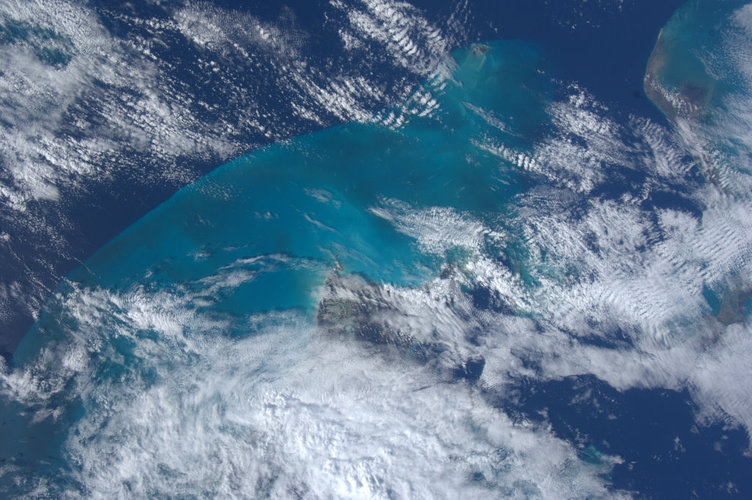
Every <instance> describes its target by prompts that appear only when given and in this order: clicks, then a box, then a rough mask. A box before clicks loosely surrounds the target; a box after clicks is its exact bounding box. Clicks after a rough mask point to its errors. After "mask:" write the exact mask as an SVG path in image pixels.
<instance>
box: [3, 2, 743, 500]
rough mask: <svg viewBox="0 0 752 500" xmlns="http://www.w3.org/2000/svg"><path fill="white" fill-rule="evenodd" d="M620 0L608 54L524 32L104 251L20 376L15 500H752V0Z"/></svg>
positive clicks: (6, 446) (437, 68) (54, 299)
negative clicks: (648, 8)
mask: <svg viewBox="0 0 752 500" xmlns="http://www.w3.org/2000/svg"><path fill="white" fill-rule="evenodd" d="M337 3H338V2H332V5H335V7H336V4H337ZM591 3H593V2H591ZM595 4H597V6H596V7H597V8H599V9H602V10H603V9H605V10H606V11H607V12H608V11H609V9H615V12H616V13H615V14H614V16H613V17H604V18H603V19H604V20H603V21H602V22H603V24H604V25H606V27H607V28H608V26H609V24H608V23H613V24H614V26H617V24H618V26H619V28H614V29H613V30H612V33H611V35H612V37H607V39H608V40H609V41H608V42H603V43H602V44H599V45H593V44H592V43H591V42H592V39H593V38H595V35H593V33H595V32H592V31H588V30H589V29H591V28H590V27H586V28H585V29H584V31H583V30H579V29H578V26H579V25H580V24H584V25H587V26H593V25H595V24H597V23H598V20H597V19H598V18H596V17H592V16H589V15H588V14H587V9H586V8H585V7H582V9H585V10H581V11H577V10H576V9H574V10H571V9H570V10H569V11H568V12H569V15H570V16H571V18H566V17H563V16H558V17H556V19H558V20H559V21H561V23H559V24H556V23H554V24H552V25H551V26H557V28H556V29H559V30H569V31H571V32H572V33H575V34H574V35H572V36H571V37H564V38H558V39H559V40H564V41H565V42H566V43H563V45H557V44H554V43H552V40H554V39H555V36H554V35H555V33H554V34H551V33H553V32H554V31H555V30H554V28H549V36H548V37H545V36H542V35H536V33H537V31H536V30H540V29H541V28H540V27H539V26H540V25H529V26H528V25H525V24H524V23H522V22H520V23H519V25H518V26H516V27H515V26H514V23H510V22H508V21H506V20H504V22H503V23H502V22H501V21H499V26H496V28H495V31H498V32H499V37H500V38H501V39H491V38H488V37H486V38H483V39H480V38H478V39H476V40H473V41H470V40H464V41H465V43H463V44H462V45H461V46H459V47H449V45H451V44H449V43H447V44H446V45H447V48H446V51H445V53H443V54H441V51H437V54H439V55H441V57H438V56H437V58H436V62H435V64H431V65H428V66H427V67H426V69H425V72H424V73H425V74H422V75H420V76H421V79H420V83H417V84H415V85H414V86H410V85H407V84H405V85H404V88H405V89H406V91H405V92H404V95H401V96H399V98H398V99H395V100H394V102H388V103H386V104H385V105H383V106H380V107H379V106H376V105H375V104H376V102H372V103H371V104H370V106H371V107H372V108H373V109H369V108H367V107H364V108H358V110H357V113H355V112H353V111H352V110H353V109H354V108H353V107H352V106H354V105H353V104H352V103H351V104H349V106H350V108H349V109H350V111H348V112H347V113H344V112H343V113H342V115H341V117H340V118H346V119H341V120H340V123H338V124H334V125H332V126H329V127H319V129H318V130H316V131H313V132H310V133H305V134H303V135H293V134H291V135H290V136H289V137H286V138H282V139H280V140H278V141H274V142H270V143H268V144H267V145H265V146H263V147H260V148H257V149H254V150H252V151H251V152H249V153H247V154H244V155H242V156H239V157H237V158H236V159H233V160H231V161H229V162H227V163H225V164H223V165H222V166H220V167H218V168H216V169H214V170H212V171H211V172H209V173H208V174H206V175H204V176H202V177H200V178H199V179H198V180H196V181H195V182H192V183H190V184H188V185H187V186H185V187H183V188H182V189H180V190H179V191H177V192H176V193H175V194H174V195H172V196H171V197H169V199H167V200H166V201H164V202H162V203H161V204H159V205H158V206H157V207H156V208H154V209H153V210H151V211H150V212H149V213H148V214H146V215H145V216H143V217H142V218H140V219H139V220H138V221H137V222H135V223H134V224H132V225H130V226H129V227H128V228H127V229H125V230H124V231H122V232H120V233H119V234H117V236H115V237H114V238H113V239H111V240H110V241H109V242H108V243H107V244H105V245H104V246H102V247H101V248H99V249H98V250H97V251H96V252H94V253H93V254H91V255H90V256H89V257H88V258H86V259H85V261H83V262H82V263H81V265H80V266H79V267H77V268H76V269H75V270H73V271H72V272H70V273H69V274H67V277H66V278H65V279H63V280H62V281H61V282H60V284H59V285H58V286H57V288H56V290H55V291H54V293H52V295H51V296H50V297H49V299H48V300H47V301H46V302H45V305H44V307H43V309H42V311H41V313H40V315H39V317H38V319H37V320H36V322H35V323H34V325H33V327H32V328H31V329H30V331H29V332H28V333H26V335H25V336H24V337H23V340H22V341H21V343H20V344H19V346H18V347H17V349H15V352H14V353H13V355H12V357H9V359H8V360H7V361H3V362H2V365H0V370H1V371H0V403H1V404H0V412H1V417H2V424H1V425H2V435H1V437H0V460H1V462H0V489H2V491H5V492H6V493H7V495H8V496H12V497H16V496H18V497H23V496H26V497H30V498H66V497H71V498H76V497H94V498H111V497H123V498H129V497H160V498H161V497H165V498H183V497H188V498H194V497H208V496H221V497H238V498H247V497H253V498H265V497H271V498H296V497H298V498H499V497H502V498H503V497H512V498H613V497H625V498H629V497H636V498H693V497H696V498H724V497H738V498H748V497H750V496H752V479H750V478H752V458H751V457H750V439H749V432H750V431H749V429H750V426H752V400H751V399H750V398H749V394H752V382H750V380H752V377H750V375H752V373H750V371H751V368H750V367H751V366H752V363H751V362H752V323H751V321H752V318H750V306H751V305H752V295H750V293H752V280H751V279H750V276H752V274H751V273H750V271H752V269H750V266H752V244H751V243H752V195H750V193H751V192H752V191H750V188H751V187H752V141H751V140H750V137H749V132H748V131H749V130H750V129H751V128H750V127H752V4H746V3H745V2H743V1H731V0H724V1H710V0H694V1H691V2H689V3H687V4H685V5H683V6H681V7H679V8H678V9H677V10H675V11H674V8H675V7H676V6H672V8H671V9H668V7H667V5H668V4H666V5H665V6H662V7H661V8H665V10H666V13H665V19H663V20H662V21H661V22H660V23H657V22H656V21H655V20H656V19H660V15H658V14H655V13H654V14H655V16H654V17H651V18H649V20H648V18H645V19H646V21H645V22H644V23H642V24H641V23H639V19H631V17H630V16H637V17H639V15H638V14H636V13H635V11H634V10H632V11H630V10H629V6H627V7H624V6H623V5H622V4H621V3H619V4H618V5H621V7H619V6H614V5H612V4H611V3H608V2H606V4H607V5H605V7H604V2H595ZM369 5H370V4H369ZM378 5H379V6H380V7H379V8H380V9H385V11H379V12H381V13H382V14H383V13H384V12H386V14H384V15H383V16H382V17H383V18H385V19H390V16H393V17H394V16H396V17H399V15H401V13H402V11H401V10H400V8H404V6H401V7H400V6H399V5H397V6H395V5H392V4H389V3H388V2H384V3H378ZM578 5H579V4H578ZM546 6H547V7H548V8H550V9H556V7H552V6H549V5H547V4H546ZM506 7H507V11H506V12H507V15H511V14H509V13H517V15H518V16H519V17H520V18H521V19H525V15H523V14H524V12H523V11H525V12H527V15H528V16H533V15H534V13H533V12H532V9H533V8H532V7H529V10H526V8H525V7H522V4H514V3H510V4H509V5H507V6H506ZM596 7H592V8H596ZM217 8H219V7H217ZM588 8H590V7H588ZM389 9H392V10H389ZM515 9H516V10H515ZM671 11H673V14H669V12H671ZM410 12H412V11H410ZM489 12H491V14H495V13H496V11H494V10H493V9H490V10H489ZM578 12H579V14H577V13H578ZM621 12H626V13H625V14H624V15H623V16H621V17H620V13H621ZM554 13H555V12H554V11H552V13H551V14H552V16H553V14H554ZM491 14H489V19H493V16H491ZM601 14H602V15H603V16H605V14H603V13H602V12H601ZM259 15H261V14H259ZM496 15H500V14H496ZM643 15H644V13H643ZM552 19H553V17H552ZM616 19H618V20H619V23H616ZM225 21H226V19H225ZM565 21H566V22H565ZM631 21H634V24H629V23H628V22H631ZM360 22H361V24H362V23H365V22H366V21H364V20H361V21H360ZM489 23H491V21H490V20H489ZM653 23H656V24H655V26H653V25H652V24H653ZM355 24H356V25H357V23H355ZM661 25H663V28H662V29H660V26H661ZM192 26H193V25H192ZM505 26H506V28H505ZM526 26H527V27H526ZM530 26H538V27H530ZM194 27H195V26H194ZM593 29H595V28H593ZM598 29H599V31H597V32H598V33H599V36H600V37H603V36H604V35H603V31H601V30H600V28H598ZM643 29H644V30H646V31H648V33H647V34H646V33H642V31H641V30H643ZM651 29H652V30H653V31H650V30H651ZM196 30H197V31H200V30H198V28H196ZM408 31H409V30H408V29H406V30H405V33H407V32H408ZM429 33H430V31H429ZM624 33H631V34H632V36H634V37H635V39H636V41H635V44H633V45H630V43H629V42H628V41H625V40H619V39H618V36H621V35H620V34H624ZM650 33H652V34H650ZM199 35H200V36H202V37H206V36H208V35H206V34H205V33H204V32H201V33H199ZM199 35H196V36H199ZM395 36H397V35H395ZM427 36H428V37H429V38H430V35H427ZM556 36H559V35H556ZM436 37H439V34H438V32H437V34H436ZM468 38H472V37H468ZM395 40H397V41H395V42H394V43H395V44H396V46H397V47H398V49H399V50H401V52H398V54H403V55H404V56H405V57H408V58H409V57H411V56H412V55H414V54H415V53H417V52H418V51H419V50H424V49H423V47H422V46H420V45H419V44H417V42H415V43H414V42H413V40H412V39H411V38H409V37H408V36H406V35H405V36H402V37H401V38H400V37H399V36H397V38H395ZM615 40H618V42H619V43H618V44H617V43H616V41H615ZM413 43H414V45H412V46H411V45H410V44H413ZM567 43H568V44H569V45H567ZM609 43H612V44H615V45H609ZM616 45H618V46H619V47H622V46H629V48H627V49H623V55H624V58H623V59H622V60H621V61H620V60H619V58H618V57H617V56H618V55H619V53H617V52H614V51H610V50H611V49H609V47H613V46H616ZM573 47H589V49H587V50H589V51H590V52H589V53H588V54H587V56H588V57H592V58H591V59H588V58H587V57H586V56H585V54H583V53H580V54H577V55H576V56H575V55H573V50H572V48H573ZM395 50H397V49H395ZM583 50H585V49H583ZM603 52H607V54H606V55H603V54H602V53H603ZM598 54H601V55H600V56H598ZM53 55H54V54H53ZM50 57H52V56H50ZM596 60H597V61H601V62H602V64H600V65H599V66H595V67H594V65H593V61H596ZM59 63H60V64H64V63H65V61H62V60H61V61H60V62H59ZM412 76H413V77H415V76H416V75H412ZM361 84H362V82H361ZM342 85H345V86H346V84H342ZM350 85H355V83H352V82H351V83H350ZM363 85H365V84H363ZM378 100H379V99H375V101H378ZM336 102H341V101H338V100H337V99H334V98H332V99H331V100H330V101H329V105H330V106H334V105H335V104H334V103H336ZM321 123H324V122H323V121H322V122H321Z"/></svg>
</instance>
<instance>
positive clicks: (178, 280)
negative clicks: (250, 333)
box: [16, 42, 553, 360]
mask: <svg viewBox="0 0 752 500" xmlns="http://www.w3.org/2000/svg"><path fill="white" fill-rule="evenodd" d="M448 67H449V69H448V71H451V74H449V75H442V74H436V75H434V76H433V77H431V78H430V79H429V81H428V83H427V84H426V85H425V86H424V88H422V89H420V90H419V91H418V92H416V94H415V95H414V96H412V98H411V99H409V100H408V103H407V104H406V105H405V106H400V107H395V108H394V109H389V110H385V111H384V112H383V113H382V114H381V119H382V121H384V122H387V123H388V121H387V120H388V117H389V116H390V115H399V114H403V115H405V116H406V118H405V119H404V123H402V124H401V125H399V126H394V125H393V124H391V123H390V124H389V125H385V124H383V123H379V122H378V121H376V122H374V123H353V124H347V125H342V126H339V127H335V128H332V129H329V130H325V131H322V132H319V133H316V134H313V135H309V136H303V137H299V138H296V139H292V140H289V141H286V142H284V143H280V144H276V145H273V146H270V147H268V148H265V149H262V150H259V151H255V152H253V153H251V154H249V155H247V156H244V157H241V158H239V159H237V160H235V161H232V162H230V163H228V164H226V165H223V166H222V167H220V168H218V169H217V170H216V171H214V172H212V173H211V174H210V175H208V176H206V177H205V178H203V179H201V180H199V181H198V182H196V183H194V184H193V185H190V186H188V187H186V188H185V189H182V190H181V191H180V192H178V193H177V194H175V195H174V196H173V197H172V198H171V199H169V200H168V201H167V202H165V203H164V204H162V205H161V206H159V207H158V208H157V209H156V210H154V211H153V212H151V213H149V214H148V215H147V216H145V217H144V218H143V219H142V220H140V221H139V222H138V223H136V224H134V225H133V226H132V227H131V228H129V229H128V230H126V231H125V232H123V233H122V234H121V235H119V236H118V237H117V238H115V239H114V240H113V241H112V242H111V243H109V244H108V245H106V246H105V247H104V248H102V249H101V250H99V251H98V252H97V253H96V254H94V255H93V256H92V257H91V258H89V259H88V260H87V261H86V263H85V265H83V266H81V267H80V268H79V269H78V270H76V271H74V272H73V273H72V274H71V275H70V276H69V277H68V278H69V280H70V281H71V282H72V283H74V284H77V285H82V286H84V287H90V288H96V287H103V288H106V289H110V290H113V291H117V290H128V289H129V288H131V287H133V286H135V285H139V286H142V287H145V288H146V289H149V290H156V289H171V288H174V287H176V286H187V287H188V288H190V289H191V290H192V291H193V292H194V293H199V292H200V291H201V290H203V291H205V292H206V300H207V301H209V304H206V305H203V306H201V307H202V308H207V307H210V308H212V309H213V310H214V311H216V312H217V313H220V314H222V315H228V316H229V317H243V316H245V315H248V314H252V313H256V312H262V311H269V310H275V309H291V308H299V309H302V310H309V311H311V310H314V309H315V306H316V304H317V300H318V298H317V291H318V290H317V289H318V287H320V286H321V285H322V284H323V282H324V280H325V279H326V276H327V274H328V273H329V272H331V271H332V270H333V269H335V268H339V270H340V271H341V272H343V273H357V274H362V275H363V276H365V277H367V278H368V279H369V280H373V281H376V282H380V283H393V284H396V285H401V286H414V285H418V284H421V283H423V282H425V281H426V280H427V279H429V278H431V277H433V276H435V275H436V274H438V272H439V271H440V269H441V266H442V264H443V263H444V262H445V261H446V258H445V256H435V255H429V254H426V253H424V252H421V251H420V250H419V249H418V248H417V245H416V242H415V240H414V239H413V238H411V237H409V236H407V235H405V234H403V233H402V232H399V231H398V230H397V228H396V227H395V225H394V224H392V223H391V222H390V221H388V220H385V219H384V217H382V216H379V215H378V214H377V213H374V211H373V210H372V209H374V208H378V207H379V206H380V205H382V204H384V203H387V204H389V203H392V202H394V201H406V202H408V203H409V205H411V206H413V207H432V206H442V207H444V206H448V207H454V208H456V209H459V210H462V211H469V212H472V213H476V214H478V215H479V216H482V215H483V214H488V215H489V216H494V217H496V216H498V214H504V213H505V212H507V211H509V210H511V209H512V208H511V207H510V205H509V204H510V200H511V197H512V196H513V195H514V194H515V193H516V192H518V191H519V189H520V186H521V183H522V182H524V181H523V180H522V179H521V178H520V176H519V174H518V172H519V169H518V168H517V167H516V166H514V165H512V164H505V163H503V162H500V160H499V158H498V156H496V155H493V154H491V153H489V152H487V151H485V150H483V149H482V148H481V147H480V143H485V142H488V141H489V140H496V141H497V142H500V143H501V142H503V143H504V144H507V145H511V146H514V147H515V148H517V149H518V150H520V151H523V152H524V151H525V150H529V149H531V148H532V145H533V144H534V139H535V138H536V137H537V135H539V134H540V133H541V132H542V130H543V127H544V125H545V122H544V120H545V117H546V114H545V106H546V105H547V102H548V101H549V100H550V98H551V93H552V89H553V83H552V82H551V80H550V77H549V76H548V75H547V74H546V73H545V70H546V68H545V65H544V62H543V58H542V57H541V55H540V54H539V53H538V52H537V51H536V50H535V49H534V48H533V47H531V46H529V45H526V44H523V43H519V42H492V43H488V44H478V45H475V46H473V47H469V48H467V49H462V50H458V51H457V52H456V53H455V54H454V56H453V60H452V61H451V63H450V64H449V66H448ZM520 81H524V82H525V85H519V82H520ZM426 96H430V97H426ZM478 110H482V111H478ZM479 113H482V114H479ZM396 121H397V120H391V122H396ZM502 123H503V124H505V125H503V126H501V125H500V124H502ZM232 272H234V273H236V274H238V273H243V277H242V278H240V279H241V282H238V283H235V286H233V287H232V289H231V290H226V291H224V292H223V293H221V294H216V293H214V292H213V291H212V289H211V286H210V285H211V279H213V278H212V277H216V275H217V274H218V273H219V274H222V273H224V274H225V275H227V274H229V273H232ZM207 280H209V281H207ZM68 286H69V285H63V288H62V292H63V293H65V289H66V287H68ZM55 321H56V318H54V317H50V315H45V316H43V317H42V319H41V321H39V322H38V324H37V325H36V326H35V329H34V330H33V331H32V332H31V333H30V334H29V335H28V336H27V338H26V339H25V341H24V343H23V344H22V345H21V346H20V348H19V350H18V351H17V353H16V359H19V360H20V359H23V358H24V356H25V355H26V354H25V353H29V354H31V353H33V352H35V351H36V349H37V348H38V345H36V340H35V339H36V336H37V335H38V332H39V331H44V330H48V329H51V330H53V331H54V330H55V329H56V327H55V326H54V324H55ZM50 324H51V325H52V326H48V325H50ZM239 328H242V329H243V330H242V332H240V333H245V332H246V330H245V329H246V326H242V327H239ZM48 335H50V334H49V333H48V334H45V338H46V337H47V336H48ZM52 335H54V333H52ZM30 345H34V347H33V348H31V347H30Z"/></svg>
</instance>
